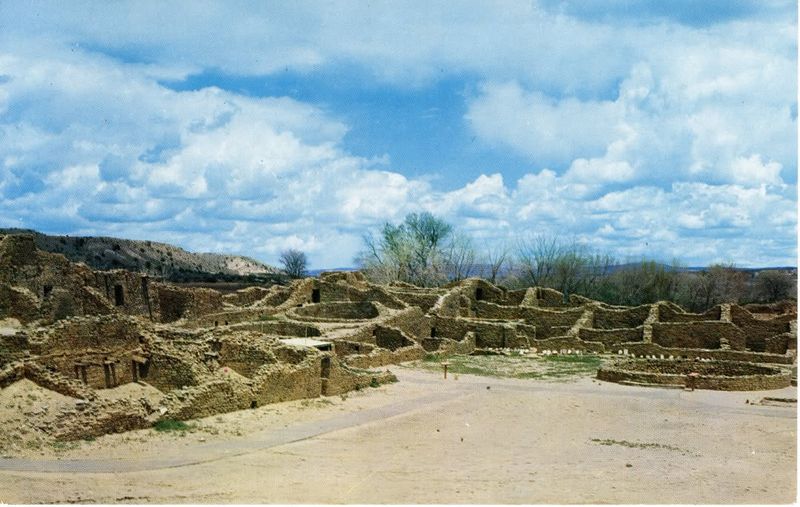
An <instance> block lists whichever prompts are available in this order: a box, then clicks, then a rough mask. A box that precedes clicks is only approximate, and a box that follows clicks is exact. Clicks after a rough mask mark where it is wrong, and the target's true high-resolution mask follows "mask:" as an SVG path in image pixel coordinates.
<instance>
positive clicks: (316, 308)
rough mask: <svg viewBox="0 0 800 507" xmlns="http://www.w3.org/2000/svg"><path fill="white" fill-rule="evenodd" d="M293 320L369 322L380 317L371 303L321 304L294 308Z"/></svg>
mask: <svg viewBox="0 0 800 507" xmlns="http://www.w3.org/2000/svg"><path fill="white" fill-rule="evenodd" d="M289 314H290V315H291V317H292V318H296V319H300V320H312V321H313V320H318V321H324V322H328V321H331V322H336V321H343V320H369V319H374V318H376V317H378V315H379V312H378V308H377V307H376V305H375V304H374V303H371V302H366V301H365V302H337V303H319V304H313V305H307V306H303V307H300V308H294V309H292V310H290V311H289Z"/></svg>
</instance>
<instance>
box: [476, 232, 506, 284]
mask: <svg viewBox="0 0 800 507" xmlns="http://www.w3.org/2000/svg"><path fill="white" fill-rule="evenodd" d="M510 256H511V249H510V248H509V247H508V243H506V242H505V241H502V242H500V243H496V244H489V245H488V246H487V247H486V250H485V253H484V255H483V263H482V264H484V266H485V269H484V267H482V269H481V276H483V277H484V278H488V279H489V281H490V282H492V283H497V277H498V276H499V275H500V272H501V271H502V269H503V266H507V265H508V264H509V263H510V261H511V259H510ZM487 275H488V276H487Z"/></svg>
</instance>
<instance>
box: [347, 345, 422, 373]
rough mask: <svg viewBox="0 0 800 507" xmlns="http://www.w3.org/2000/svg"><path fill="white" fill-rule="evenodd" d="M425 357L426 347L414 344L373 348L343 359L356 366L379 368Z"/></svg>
mask: <svg viewBox="0 0 800 507" xmlns="http://www.w3.org/2000/svg"><path fill="white" fill-rule="evenodd" d="M423 357H425V349H423V348H422V346H420V345H417V344H413V345H409V346H404V347H399V348H396V349H394V350H391V349H385V348H375V349H372V351H370V352H369V353H367V354H352V355H349V356H347V357H345V358H343V359H342V360H343V361H344V362H345V363H346V364H347V365H348V366H351V367H354V368H377V367H379V366H384V365H387V364H398V363H403V362H406V361H415V360H417V359H422V358H423Z"/></svg>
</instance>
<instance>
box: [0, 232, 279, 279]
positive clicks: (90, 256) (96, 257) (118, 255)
mask: <svg viewBox="0 0 800 507" xmlns="http://www.w3.org/2000/svg"><path fill="white" fill-rule="evenodd" d="M7 234H33V236H34V241H35V242H36V246H37V248H39V249H40V250H44V251H47V252H52V253H60V254H63V255H64V256H65V257H67V259H69V260H71V261H72V262H83V263H85V264H86V265H88V266H89V267H91V268H93V269H99V270H108V269H127V270H130V271H139V272H143V273H148V274H150V275H153V276H157V277H163V278H164V279H166V280H170V281H177V282H199V281H234V282H238V281H254V282H257V281H261V280H263V281H272V280H273V279H275V278H276V277H278V275H279V274H280V273H281V271H280V270H279V269H277V268H275V267H273V266H269V265H267V264H264V263H262V262H259V261H257V260H255V259H251V258H249V257H243V256H240V255H224V254H217V253H192V252H187V251H186V250H184V249H183V248H179V247H177V246H174V245H170V244H167V243H159V242H156V241H139V240H133V239H120V238H109V237H103V236H86V237H80V236H51V235H48V234H42V233H40V232H36V231H32V230H28V229H2V228H0V235H7Z"/></svg>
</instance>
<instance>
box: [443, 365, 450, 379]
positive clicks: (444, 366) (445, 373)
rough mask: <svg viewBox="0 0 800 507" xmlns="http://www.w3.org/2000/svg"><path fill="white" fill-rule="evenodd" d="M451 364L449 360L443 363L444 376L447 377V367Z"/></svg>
mask: <svg viewBox="0 0 800 507" xmlns="http://www.w3.org/2000/svg"><path fill="white" fill-rule="evenodd" d="M448 366H450V363H448V362H447V361H445V362H443V363H442V368H444V378H447V367H448Z"/></svg>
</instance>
